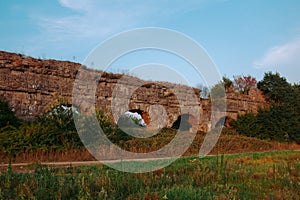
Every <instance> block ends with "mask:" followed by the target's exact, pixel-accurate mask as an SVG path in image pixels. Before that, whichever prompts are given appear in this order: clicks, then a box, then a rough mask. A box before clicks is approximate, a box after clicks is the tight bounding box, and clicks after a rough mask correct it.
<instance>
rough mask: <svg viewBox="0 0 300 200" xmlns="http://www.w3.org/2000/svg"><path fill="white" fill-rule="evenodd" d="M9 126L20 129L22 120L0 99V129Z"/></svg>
mask: <svg viewBox="0 0 300 200" xmlns="http://www.w3.org/2000/svg"><path fill="white" fill-rule="evenodd" d="M7 125H11V126H14V127H18V126H19V125H20V120H19V119H18V118H17V117H16V116H15V113H14V112H13V111H12V110H11V108H10V107H9V105H8V103H7V102H6V101H4V100H1V99H0V129H1V128H3V127H5V126H7Z"/></svg>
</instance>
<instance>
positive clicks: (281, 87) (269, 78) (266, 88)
mask: <svg viewBox="0 0 300 200" xmlns="http://www.w3.org/2000/svg"><path fill="white" fill-rule="evenodd" d="M257 88H258V89H260V90H261V91H263V93H264V94H265V96H266V97H267V98H268V99H269V101H273V102H276V103H278V102H285V101H286V100H287V98H289V95H290V93H291V91H292V88H291V85H290V84H289V83H288V82H287V80H286V78H284V77H281V76H280V74H279V73H275V74H273V73H272V72H268V73H265V76H264V78H263V80H261V81H259V82H258V83H257Z"/></svg>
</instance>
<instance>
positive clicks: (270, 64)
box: [254, 37, 300, 82]
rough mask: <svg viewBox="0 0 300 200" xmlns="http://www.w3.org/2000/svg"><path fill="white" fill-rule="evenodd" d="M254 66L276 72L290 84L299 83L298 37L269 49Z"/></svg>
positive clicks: (299, 40)
mask: <svg viewBox="0 0 300 200" xmlns="http://www.w3.org/2000/svg"><path fill="white" fill-rule="evenodd" d="M254 65H255V66H256V68H258V69H261V70H264V71H277V72H279V73H280V74H281V75H282V76H285V77H286V78H287V79H288V80H289V81H290V82H299V81H300V37H298V38H296V39H294V40H291V41H289V42H288V43H286V44H283V45H279V46H275V47H272V48H270V49H269V50H268V51H267V52H266V53H265V55H264V56H263V57H262V58H261V59H259V60H257V61H256V62H254Z"/></svg>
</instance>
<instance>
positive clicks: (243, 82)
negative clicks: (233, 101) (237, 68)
mask: <svg viewBox="0 0 300 200" xmlns="http://www.w3.org/2000/svg"><path fill="white" fill-rule="evenodd" d="M256 82H257V81H256V79H255V78H254V77H252V76H250V75H248V76H236V77H234V87H235V90H236V91H238V92H241V93H242V94H249V91H250V89H251V88H255V87H256Z"/></svg>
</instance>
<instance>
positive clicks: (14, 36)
mask: <svg viewBox="0 0 300 200" xmlns="http://www.w3.org/2000/svg"><path fill="white" fill-rule="evenodd" d="M0 10H1V12H0V26H1V31H0V49H1V50H5V51H12V52H17V53H23V54H25V55H29V56H33V57H40V58H47V59H48V58H49V59H50V58H51V59H60V60H70V61H75V62H81V63H82V62H83V60H84V59H85V58H86V56H87V55H88V54H89V52H90V51H91V50H92V49H93V48H94V47H95V46H97V45H98V44H99V43H101V42H103V41H104V40H105V39H107V38H109V37H111V36H113V35H114V34H117V33H119V32H121V31H126V30H129V29H133V28H142V27H162V28H168V29H173V30H176V31H179V32H181V33H183V34H186V35H187V36H189V37H191V38H193V39H194V40H195V41H197V42H198V43H199V44H200V45H202V46H203V47H204V48H205V49H206V51H207V52H208V54H209V55H210V56H211V58H212V59H213V61H214V62H215V63H216V65H217V66H218V68H219V70H220V72H221V74H222V75H226V76H227V77H229V78H232V76H233V75H241V74H244V75H248V74H249V75H252V76H254V77H256V78H257V79H258V80H261V79H262V77H263V75H264V72H266V71H278V72H279V73H280V74H281V75H283V76H285V77H286V78H287V79H288V80H289V81H290V82H292V83H294V82H299V77H300V12H299V11H300V1H299V0H286V1H282V0H243V1H241V0H195V1H194V0H189V1H183V0H173V1H170V0H160V1H158V0H145V1H133V0H123V1H121V0H110V1H108V0H107V1H104V0H103V1H102V0H85V1H83V0H57V1H55V0H53V1H50V0H49V1H38V0H26V1H22V0H2V1H1V2H0ZM158 57H160V56H158V55H157V52H150V53H149V52H148V53H144V54H143V53H141V54H138V53H137V54H136V55H135V56H134V55H132V56H130V55H129V57H128V58H127V59H125V58H124V59H123V58H121V59H119V60H118V61H117V62H115V63H114V66H113V67H112V68H114V70H115V71H118V70H119V71H124V70H126V69H127V68H131V67H134V65H139V64H142V63H145V62H151V61H152V62H158V61H159V59H158V60H156V59H157V58H158ZM161 57H163V56H161ZM152 58H153V60H152ZM168 59H170V60H172V61H171V62H168V61H166V60H168ZM162 60H164V61H165V62H166V63H164V62H163V64H170V65H174V68H175V70H177V71H179V73H181V72H182V71H185V72H189V70H186V67H188V66H186V65H185V64H184V62H182V61H180V60H177V59H176V58H171V56H165V57H164V58H163V59H162ZM191 76H192V75H191ZM190 82H191V84H192V85H196V84H197V83H198V82H201V80H198V79H197V78H196V77H191V78H190Z"/></svg>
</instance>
